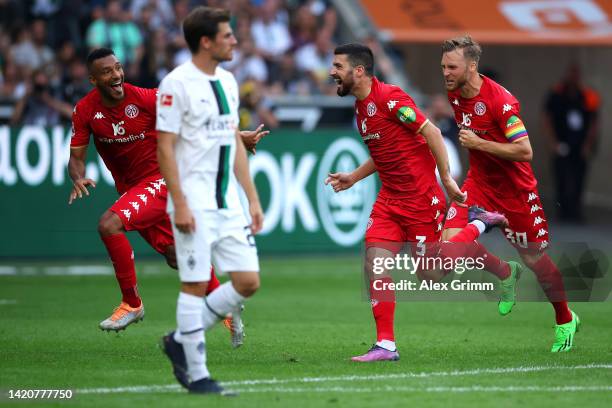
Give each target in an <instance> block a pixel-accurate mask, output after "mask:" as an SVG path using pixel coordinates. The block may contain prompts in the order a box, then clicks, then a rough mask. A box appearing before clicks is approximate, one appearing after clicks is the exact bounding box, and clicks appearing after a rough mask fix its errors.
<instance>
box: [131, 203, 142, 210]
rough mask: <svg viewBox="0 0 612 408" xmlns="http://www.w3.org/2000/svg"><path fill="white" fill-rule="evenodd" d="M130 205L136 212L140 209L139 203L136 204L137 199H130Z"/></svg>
mask: <svg viewBox="0 0 612 408" xmlns="http://www.w3.org/2000/svg"><path fill="white" fill-rule="evenodd" d="M130 205H131V206H132V208H134V209H135V210H136V212H138V211H140V204H138V202H137V201H130Z"/></svg>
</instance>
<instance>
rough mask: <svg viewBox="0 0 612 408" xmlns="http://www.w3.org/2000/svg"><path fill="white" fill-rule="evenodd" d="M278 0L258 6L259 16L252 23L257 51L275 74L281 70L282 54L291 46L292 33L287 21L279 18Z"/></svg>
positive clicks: (252, 32)
mask: <svg viewBox="0 0 612 408" xmlns="http://www.w3.org/2000/svg"><path fill="white" fill-rule="evenodd" d="M278 7H279V3H278V1H277V0H266V1H265V2H264V3H263V5H262V6H261V7H260V8H258V18H257V19H256V20H255V21H254V22H253V24H252V25H251V36H252V37H253V41H255V47H256V48H257V52H258V53H259V54H260V55H261V56H262V57H263V58H264V59H265V61H266V63H267V64H268V70H269V72H270V74H271V75H272V76H274V75H275V74H276V73H277V72H278V70H279V63H280V59H281V57H282V55H283V54H284V53H285V52H286V51H287V50H289V48H291V35H290V34H289V28H288V25H287V23H286V22H284V21H282V19H281V18H278V17H277V15H278V11H279V10H278Z"/></svg>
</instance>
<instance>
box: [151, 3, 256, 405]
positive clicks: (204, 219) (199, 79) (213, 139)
mask: <svg viewBox="0 0 612 408" xmlns="http://www.w3.org/2000/svg"><path fill="white" fill-rule="evenodd" d="M229 20H230V14H229V12H228V11H227V10H223V9H216V8H210V7H197V8H195V9H194V10H193V11H192V12H191V13H190V14H189V15H188V16H187V18H186V19H185V21H184V23H183V32H184V34H185V40H186V41H187V44H188V45H189V48H190V50H191V53H192V59H191V60H190V61H188V62H186V63H184V64H182V65H180V66H178V67H177V68H175V69H174V70H173V71H172V72H170V73H169V74H168V75H167V76H166V77H165V78H164V79H163V80H162V82H161V84H160V86H159V95H158V101H157V131H158V159H159V164H160V169H161V172H162V175H163V176H164V178H165V180H166V185H167V187H168V193H169V198H168V214H169V215H170V219H171V221H172V227H173V232H174V238H175V245H176V257H177V263H178V270H179V276H180V279H181V291H180V293H179V297H178V302H177V312H176V316H177V330H176V331H175V332H172V333H170V334H168V335H166V336H164V337H163V349H164V352H165V353H166V355H167V356H168V357H169V359H170V360H171V362H172V366H173V370H174V375H175V377H176V379H177V380H178V381H179V383H180V384H181V385H183V386H184V387H185V388H187V389H188V390H189V391H190V392H196V393H221V394H227V392H225V391H224V390H223V388H222V387H221V386H220V385H219V384H217V382H215V381H214V380H212V379H211V377H210V373H209V372H208V369H207V367H206V346H205V339H204V332H205V331H206V330H208V329H210V328H211V327H212V326H213V325H214V324H215V323H217V322H218V321H220V320H222V319H224V318H225V317H226V316H227V315H228V314H230V313H236V312H238V309H239V308H240V306H241V303H242V301H243V300H244V299H245V298H248V297H250V296H252V295H253V294H254V293H255V291H256V290H257V289H258V287H259V261H258V257H257V249H256V247H255V241H254V239H253V235H254V234H256V233H257V232H259V231H260V230H261V227H262V224H263V213H262V210H261V205H260V202H259V197H258V195H257V191H256V189H255V186H254V184H253V181H252V180H251V177H250V174H249V167H248V160H247V155H246V149H245V146H244V144H243V142H242V139H241V138H240V137H239V135H238V104H239V98H238V84H237V83H236V80H235V78H234V76H233V75H232V74H231V73H230V72H228V71H226V70H224V69H223V68H221V67H219V63H221V62H223V61H228V60H231V58H232V51H233V49H234V47H235V46H236V43H237V42H236V38H235V37H234V34H233V32H232V29H231V27H230V25H229ZM238 183H240V185H241V186H242V189H243V190H244V193H245V194H246V197H247V199H248V202H249V215H250V218H251V222H250V223H249V222H248V221H247V218H246V216H245V214H244V212H243V209H242V206H241V203H240V198H239V193H238V192H239V186H238ZM211 263H212V264H214V266H215V268H216V271H217V272H218V273H228V274H229V276H230V281H229V282H227V283H225V284H223V285H221V286H220V287H219V288H217V289H216V290H215V291H214V292H212V293H211V294H210V295H209V296H207V297H204V293H205V291H206V287H207V284H208V281H209V279H210V265H211Z"/></svg>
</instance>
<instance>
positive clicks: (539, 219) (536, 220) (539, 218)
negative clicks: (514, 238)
mask: <svg viewBox="0 0 612 408" xmlns="http://www.w3.org/2000/svg"><path fill="white" fill-rule="evenodd" d="M544 221H546V220H545V219H544V218H542V217H540V216H539V215H538V216H537V217H535V218H534V219H533V226H534V227H535V226H536V225H539V224H541V223H543V222H544Z"/></svg>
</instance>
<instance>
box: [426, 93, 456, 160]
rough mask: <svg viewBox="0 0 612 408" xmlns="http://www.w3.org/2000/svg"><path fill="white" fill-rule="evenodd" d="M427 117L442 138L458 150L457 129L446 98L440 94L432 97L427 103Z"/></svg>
mask: <svg viewBox="0 0 612 408" xmlns="http://www.w3.org/2000/svg"><path fill="white" fill-rule="evenodd" d="M427 117H428V118H429V119H430V120H431V121H432V122H433V123H434V124H435V125H436V126H437V127H438V128H439V129H440V132H442V136H444V137H445V138H446V139H448V140H449V141H451V142H452V143H453V144H454V145H455V147H456V148H459V147H460V145H459V138H458V135H459V128H458V127H457V122H456V121H455V117H454V116H453V110H452V108H451V106H450V104H449V103H448V97H447V96H446V95H442V94H436V95H433V96H432V97H431V99H430V101H429V108H428V109H427Z"/></svg>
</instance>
